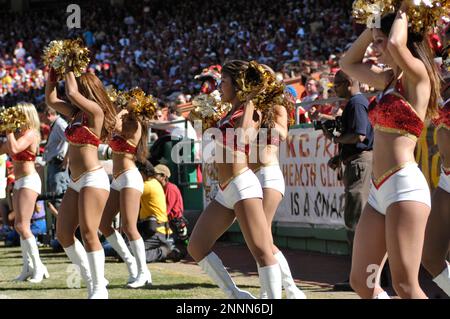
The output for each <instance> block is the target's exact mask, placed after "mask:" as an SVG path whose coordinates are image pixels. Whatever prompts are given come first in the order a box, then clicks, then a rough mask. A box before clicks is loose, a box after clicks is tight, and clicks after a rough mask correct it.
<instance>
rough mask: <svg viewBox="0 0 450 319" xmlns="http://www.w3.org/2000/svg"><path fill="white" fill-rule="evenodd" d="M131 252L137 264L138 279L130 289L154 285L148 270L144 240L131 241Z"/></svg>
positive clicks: (129, 285)
mask: <svg viewBox="0 0 450 319" xmlns="http://www.w3.org/2000/svg"><path fill="white" fill-rule="evenodd" d="M130 246H131V250H132V251H133V255H134V257H135V259H136V263H137V273H138V274H137V278H136V280H135V281H134V282H132V283H129V284H128V285H127V286H128V287H129V288H140V287H145V286H151V285H152V275H151V273H150V271H149V270H148V268H147V259H146V256H145V244H144V240H143V239H142V238H139V239H138V240H134V241H130Z"/></svg>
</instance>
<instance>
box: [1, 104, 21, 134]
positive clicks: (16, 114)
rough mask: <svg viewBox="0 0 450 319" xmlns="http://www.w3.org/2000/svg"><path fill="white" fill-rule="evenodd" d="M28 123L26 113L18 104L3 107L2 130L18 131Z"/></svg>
mask: <svg viewBox="0 0 450 319" xmlns="http://www.w3.org/2000/svg"><path fill="white" fill-rule="evenodd" d="M26 125H27V117H26V115H25V114H24V113H23V112H22V111H20V110H19V109H18V108H17V107H16V106H13V107H10V108H7V109H3V110H2V111H1V113H0V131H2V132H4V131H16V130H20V129H22V128H23V127H25V126H26Z"/></svg>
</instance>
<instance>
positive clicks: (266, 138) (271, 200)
mask: <svg viewBox="0 0 450 319" xmlns="http://www.w3.org/2000/svg"><path fill="white" fill-rule="evenodd" d="M263 67H264V68H265V69H266V70H268V71H269V72H271V73H272V74H274V72H273V70H272V69H271V68H269V67H268V66H266V65H263ZM286 103H289V102H288V101H286ZM273 113H274V119H273V120H274V124H273V125H268V123H263V125H262V127H261V128H262V129H263V130H264V131H263V130H260V134H259V136H258V145H257V148H256V149H257V151H258V152H257V154H258V157H257V161H256V163H252V162H250V163H249V167H250V169H251V170H252V171H253V172H254V173H255V174H256V176H257V177H258V179H259V182H260V184H261V187H262V189H263V208H264V214H265V216H266V220H267V226H268V227H269V228H268V234H269V239H270V242H271V245H272V253H273V255H274V256H275V258H276V259H277V261H278V264H279V265H280V271H281V280H282V284H283V288H284V290H285V292H286V297H287V298H288V299H306V296H305V294H304V293H303V292H302V291H301V290H300V289H298V288H297V286H296V285H295V282H294V279H293V278H292V274H291V270H290V268H289V264H288V262H287V260H286V258H285V257H284V255H283V253H282V252H281V251H280V250H279V249H278V248H277V247H276V246H275V244H274V243H273V236H272V221H273V218H274V216H275V213H276V211H277V208H278V205H279V204H280V203H281V200H282V199H283V196H284V191H285V183H284V177H283V172H282V171H281V168H280V164H279V161H278V154H279V146H280V142H281V141H285V140H286V138H287V136H288V111H287V109H286V107H285V106H283V105H275V106H274V110H273ZM263 132H264V133H263ZM258 269H259V267H258ZM261 298H262V299H265V298H267V292H265V291H263V290H261Z"/></svg>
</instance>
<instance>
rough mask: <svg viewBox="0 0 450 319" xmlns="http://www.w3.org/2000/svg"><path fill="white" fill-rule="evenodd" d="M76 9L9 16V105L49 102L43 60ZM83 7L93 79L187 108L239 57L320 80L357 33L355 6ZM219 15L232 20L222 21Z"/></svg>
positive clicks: (252, 1)
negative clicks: (214, 70)
mask: <svg viewBox="0 0 450 319" xmlns="http://www.w3.org/2000/svg"><path fill="white" fill-rule="evenodd" d="M68 3H70V1H58V2H54V3H53V4H52V5H48V6H47V5H46V6H42V8H36V9H33V11H26V12H24V13H21V14H19V13H13V12H7V11H6V12H2V13H0V16H1V18H2V21H3V22H4V23H3V29H2V35H0V59H2V60H3V72H2V69H1V68H0V79H1V82H2V84H3V86H2V87H1V92H0V99H1V100H2V101H0V102H3V104H5V103H4V102H9V103H17V99H18V97H24V96H23V94H24V93H25V94H26V95H25V97H26V99H25V100H29V101H30V102H34V103H35V104H37V101H36V100H35V99H42V93H43V92H42V85H43V79H44V76H45V73H46V71H45V69H44V68H43V66H42V61H40V56H41V54H42V49H43V47H44V46H45V45H47V44H48V42H49V41H51V40H54V39H58V38H65V37H67V36H68V34H67V28H66V26H65V20H64V19H62V20H61V19H59V18H57V16H55V12H57V11H58V10H59V11H60V12H65V8H66V7H67V4H68ZM77 3H78V4H79V5H80V7H81V10H82V11H83V12H85V15H86V17H85V21H86V26H85V28H84V30H82V31H80V32H79V33H80V36H82V37H83V38H84V39H85V42H86V43H87V45H88V46H89V48H90V50H91V52H92V55H91V56H92V60H91V65H90V71H91V72H95V73H96V74H97V75H98V76H99V77H100V78H101V79H102V80H103V81H104V82H105V84H114V85H115V86H117V87H118V88H119V89H129V88H132V87H134V86H140V87H142V88H143V89H144V90H145V91H149V92H150V93H152V94H153V95H155V96H157V97H159V98H163V99H166V98H167V97H169V96H171V95H172V94H174V93H176V96H175V97H174V99H173V100H176V99H177V97H180V98H179V101H178V102H179V103H182V102H183V101H184V100H186V101H188V100H189V98H188V99H184V98H186V97H187V96H188V95H193V94H197V93H198V92H199V91H200V88H201V83H200V81H197V80H195V79H194V76H195V75H196V74H200V73H201V72H202V70H203V69H205V68H207V67H209V66H211V65H214V64H219V63H223V62H224V61H226V60H229V59H233V58H234V59H244V60H258V61H260V62H262V63H266V64H269V65H270V66H271V67H272V68H273V69H274V70H279V71H280V72H281V73H282V74H283V77H285V78H292V77H297V76H299V75H300V74H301V73H302V72H305V73H306V74H307V75H308V76H311V75H313V76H316V78H317V73H318V72H319V73H320V69H321V66H323V65H328V60H329V58H330V56H331V55H334V56H336V59H337V58H338V57H339V55H340V54H342V52H343V51H344V50H345V47H346V45H347V44H348V42H350V41H351V38H352V36H354V34H355V32H354V28H353V27H352V25H351V20H350V18H349V14H350V12H351V10H350V8H351V3H352V1H350V0H343V1H334V0H320V1H317V0H299V1H294V0H279V1H270V0H248V1H227V0H216V1H210V2H198V1H192V0H188V1H184V2H179V1H175V0H164V1H163V0H155V1H151V2H142V1H127V2H126V6H112V5H111V4H110V1H108V0H99V1H95V2H93V1H87V0H80V1H78V2H77ZM219 11H220V12H227V15H226V16H223V17H217V16H216V15H215V14H214V13H215V12H219ZM194 17H195V18H194ZM24 21H26V23H24ZM330 21H331V22H332V23H330ZM17 39H21V41H20V43H17ZM324 39H326V41H324ZM29 57H31V58H32V59H31V60H30V59H29ZM332 60H335V59H334V58H333V59H332ZM33 64H34V65H35V67H36V68H34V66H33ZM1 66H2V64H1V63H0V67H1ZM20 68H23V69H24V71H25V72H22V71H20V72H19V69H20ZM306 71H307V72H306ZM28 72H31V73H28ZM2 74H3V76H2ZM181 94H183V95H181ZM183 97H184V98H183Z"/></svg>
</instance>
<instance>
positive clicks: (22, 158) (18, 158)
mask: <svg viewBox="0 0 450 319" xmlns="http://www.w3.org/2000/svg"><path fill="white" fill-rule="evenodd" d="M11 158H12V160H13V161H15V162H34V161H35V160H36V154H34V153H32V152H31V151H29V150H24V151H22V152H20V153H17V154H13V155H11Z"/></svg>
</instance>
